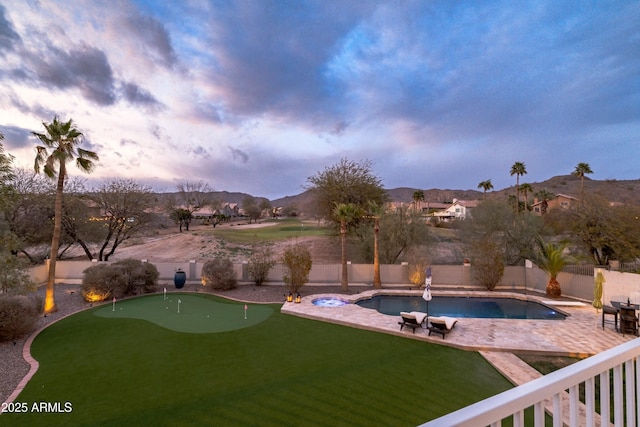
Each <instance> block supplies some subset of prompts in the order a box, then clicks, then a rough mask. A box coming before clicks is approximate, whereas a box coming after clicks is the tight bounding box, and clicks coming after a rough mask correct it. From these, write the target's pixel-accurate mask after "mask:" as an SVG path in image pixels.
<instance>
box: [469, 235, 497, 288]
mask: <svg viewBox="0 0 640 427" xmlns="http://www.w3.org/2000/svg"><path fill="white" fill-rule="evenodd" d="M470 249H471V255H472V259H471V262H472V264H471V265H472V272H473V278H474V279H475V281H476V282H477V283H478V284H479V285H482V286H484V287H485V288H487V290H489V291H492V290H493V289H494V288H495V287H496V285H497V284H498V283H500V280H501V279H502V276H503V275H504V250H503V249H502V248H501V247H500V245H499V244H498V243H496V242H493V241H491V240H480V241H477V242H474V243H472V244H471V246H470Z"/></svg>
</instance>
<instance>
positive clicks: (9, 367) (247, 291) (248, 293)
mask: <svg viewBox="0 0 640 427" xmlns="http://www.w3.org/2000/svg"><path fill="white" fill-rule="evenodd" d="M163 288H164V286H158V292H162V291H163ZM79 289H80V286H79V285H66V284H59V285H56V290H55V292H56V297H55V298H56V305H57V307H58V311H57V312H56V313H51V314H48V315H47V316H43V317H41V318H40V319H39V321H38V324H37V327H36V330H40V329H41V328H44V327H46V326H47V325H49V324H51V323H53V322H55V321H57V320H59V319H61V318H63V317H65V316H68V315H70V314H73V313H75V312H78V311H80V310H83V309H86V308H89V307H90V304H88V303H86V302H84V300H83V299H82V297H81V295H80V293H79ZM367 289H371V287H369V286H349V291H348V292H342V291H341V289H340V286H333V285H327V286H304V287H303V288H302V289H301V290H300V294H301V295H302V296H303V297H304V296H307V295H314V294H320V293H323V294H324V293H335V294H343V293H344V294H347V293H348V294H356V293H359V292H362V291H364V290H367ZM44 290H45V287H44V286H41V287H40V288H38V291H37V292H38V294H39V295H41V296H42V298H43V300H44ZM175 291H178V290H177V289H175V287H174V286H171V287H169V286H167V292H175ZM179 291H188V292H192V291H196V292H202V286H201V285H197V284H187V285H185V287H184V288H183V289H180V290H179ZM285 293H287V291H286V290H285V287H284V286H283V285H282V284H277V285H263V286H255V285H252V284H244V285H240V286H238V287H237V288H236V289H232V290H229V291H220V292H216V293H215V294H216V295H219V296H222V297H225V298H230V299H233V300H239V301H246V302H257V303H281V302H283V301H284V295H285ZM28 338H29V336H28V335H25V336H24V337H22V338H19V339H17V340H16V341H15V343H14V342H5V343H0V402H4V401H5V400H6V399H7V398H8V397H9V396H10V395H11V393H13V391H14V390H15V388H16V387H17V386H18V384H19V383H20V381H21V380H22V378H24V376H25V375H26V374H27V373H28V372H29V364H28V363H27V362H26V361H25V360H24V358H23V357H22V351H23V348H24V344H25V342H26V341H27V339H28Z"/></svg>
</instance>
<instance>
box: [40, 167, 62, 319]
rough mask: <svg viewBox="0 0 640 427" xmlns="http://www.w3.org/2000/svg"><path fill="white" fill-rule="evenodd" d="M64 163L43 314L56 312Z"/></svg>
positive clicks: (57, 193) (58, 188)
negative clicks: (57, 262)
mask: <svg viewBox="0 0 640 427" xmlns="http://www.w3.org/2000/svg"><path fill="white" fill-rule="evenodd" d="M66 172H67V171H66V167H65V163H64V161H61V162H60V170H59V171H58V185H57V187H56V201H55V205H54V217H53V237H52V238H51V254H50V256H49V271H48V274H47V288H46V291H45V296H44V313H45V314H47V313H55V312H56V311H58V307H57V306H56V299H55V281H56V261H57V259H58V247H59V246H60V235H61V234H62V192H63V191H64V177H65V175H66Z"/></svg>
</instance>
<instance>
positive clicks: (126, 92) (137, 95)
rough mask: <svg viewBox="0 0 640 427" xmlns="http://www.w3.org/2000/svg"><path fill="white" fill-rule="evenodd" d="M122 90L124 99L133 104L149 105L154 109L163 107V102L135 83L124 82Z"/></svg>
mask: <svg viewBox="0 0 640 427" xmlns="http://www.w3.org/2000/svg"><path fill="white" fill-rule="evenodd" d="M121 91H122V96H123V97H124V99H125V100H127V101H128V102H129V103H131V104H134V105H140V106H143V107H148V108H149V109H150V110H152V111H157V110H160V109H162V108H163V105H162V103H160V102H159V101H158V100H157V99H156V98H155V97H154V96H153V95H151V94H150V93H149V92H147V91H146V90H144V89H142V88H141V87H140V86H138V85H137V84H135V83H122V85H121Z"/></svg>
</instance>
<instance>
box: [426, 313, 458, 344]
mask: <svg viewBox="0 0 640 427" xmlns="http://www.w3.org/2000/svg"><path fill="white" fill-rule="evenodd" d="M429 323H431V325H430V326H429V327H428V328H427V329H429V336H431V333H432V332H433V333H436V334H440V335H442V339H444V336H445V335H446V334H448V333H449V332H451V329H453V327H454V326H455V325H456V323H458V319H456V318H455V317H447V316H440V317H431V318H429Z"/></svg>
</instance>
